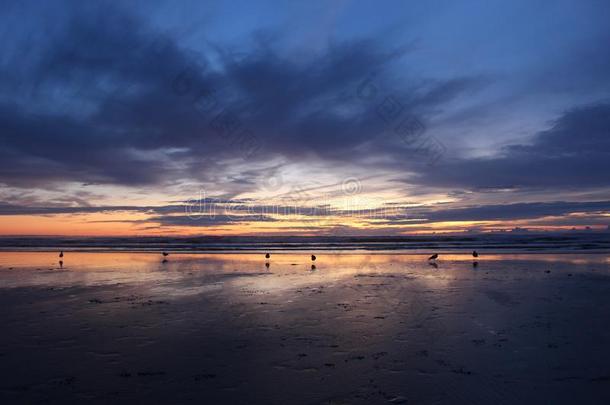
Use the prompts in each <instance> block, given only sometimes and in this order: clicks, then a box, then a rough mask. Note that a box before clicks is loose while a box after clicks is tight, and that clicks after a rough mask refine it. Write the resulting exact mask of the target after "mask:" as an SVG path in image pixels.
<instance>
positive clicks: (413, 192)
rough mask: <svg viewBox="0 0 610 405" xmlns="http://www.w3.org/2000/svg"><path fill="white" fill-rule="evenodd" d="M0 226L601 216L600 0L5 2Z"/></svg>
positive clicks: (75, 228)
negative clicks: (536, 0)
mask: <svg viewBox="0 0 610 405" xmlns="http://www.w3.org/2000/svg"><path fill="white" fill-rule="evenodd" d="M0 47H1V49H2V52H1V53H0V140H1V142H0V235H108V236H109V235H410V234H427V233H462V232H499V231H510V230H513V231H514V230H526V229H527V230H530V231H532V230H534V231H562V230H566V231H570V230H573V229H577V230H583V229H590V230H591V231H595V230H599V231H607V230H608V229H609V225H610V184H609V182H608V180H609V175H608V174H609V173H610V3H609V2H607V1H601V0H600V1H595V0H585V1H577V0H572V1H561V0H559V1H540V2H531V1H511V2H506V1H427V2H407V1H384V2H374V1H348V0H341V1H308V2H298V1H285V2H277V1H231V2H222V1H132V2H116V1H112V2H111V1H92V2H78V1H54V2H37V1H10V0H9V1H3V2H1V3H0Z"/></svg>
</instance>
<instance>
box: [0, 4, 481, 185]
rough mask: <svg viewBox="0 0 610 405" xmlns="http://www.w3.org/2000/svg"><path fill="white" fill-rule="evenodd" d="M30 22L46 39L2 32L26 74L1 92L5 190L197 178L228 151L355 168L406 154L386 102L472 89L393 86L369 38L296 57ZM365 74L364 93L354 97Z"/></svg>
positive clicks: (104, 17) (382, 53) (109, 19)
mask: <svg viewBox="0 0 610 405" xmlns="http://www.w3.org/2000/svg"><path fill="white" fill-rule="evenodd" d="M5 18H8V17H5ZM31 28H32V29H35V30H36V32H38V31H39V30H44V29H48V31H49V32H50V33H51V34H50V35H49V36H48V38H46V37H44V36H35V37H36V42H35V43H30V42H28V41H30V37H27V36H25V37H24V38H21V37H16V38H14V40H15V41H16V42H17V43H18V44H19V43H20V41H21V42H22V45H32V46H34V48H35V49H36V55H35V57H34V56H32V57H29V58H17V57H7V58H6V60H5V63H3V64H2V70H3V71H6V72H9V73H10V74H7V75H6V76H5V77H12V78H15V77H20V72H27V80H25V78H26V77H21V79H22V80H16V81H15V83H17V84H13V85H12V86H11V90H10V91H9V90H7V91H6V92H5V93H4V94H2V95H1V97H0V126H1V127H2V128H3V131H2V133H1V134H0V141H1V142H2V148H1V149H0V182H1V183H4V184H7V185H11V186H14V187H37V186H41V185H44V184H49V183H61V182H83V183H90V184H114V185H129V186H140V185H159V184H164V183H168V182H179V181H188V180H198V181H203V180H206V178H207V179H213V178H214V176H215V175H216V174H217V173H221V172H223V171H224V170H226V165H228V164H229V162H231V161H234V160H235V159H239V160H244V161H251V162H265V161H270V160H271V159H273V158H274V157H279V158H283V159H290V160H291V161H293V162H294V161H305V162H306V161H308V160H311V159H315V160H319V161H323V162H326V163H327V164H329V165H337V166H340V165H354V164H355V158H354V157H355V156H358V155H363V154H364V155H366V156H367V157H368V158H369V159H370V160H371V161H372V160H374V159H371V158H373V157H375V156H384V155H385V154H386V153H387V152H388V151H391V150H396V149H401V150H403V152H404V153H408V152H409V148H408V147H407V146H405V145H404V144H402V143H400V142H399V141H398V139H397V138H396V137H393V136H384V135H382V134H383V133H384V131H387V130H388V129H390V128H391V127H390V124H388V123H386V122H384V120H383V117H380V113H379V106H380V104H381V103H382V102H384V100H385V99H386V98H387V97H388V96H391V97H393V98H395V99H396V100H398V102H399V104H400V109H401V111H403V110H404V111H405V112H417V114H420V115H421V116H422V117H425V116H427V115H429V114H432V113H433V111H434V109H436V108H438V107H439V106H440V105H442V104H443V103H445V102H447V101H449V100H451V99H453V98H455V97H456V96H457V95H459V94H460V93H462V92H464V91H466V90H468V89H471V88H475V87H476V86H479V85H480V81H479V80H478V79H477V78H471V77H455V78H449V79H444V80H435V81H429V80H428V81H423V80H419V81H418V80H412V81H411V82H404V81H402V80H400V77H396V76H395V75H394V74H393V73H392V72H393V71H395V70H396V69H395V64H396V63H397V61H398V60H399V59H400V58H401V57H404V56H405V55H404V52H403V51H402V50H398V51H397V50H396V49H395V48H393V47H388V46H386V45H384V44H383V43H382V42H380V41H375V40H349V41H348V40H346V41H343V42H339V43H336V44H334V45H332V46H329V47H328V48H326V49H324V50H321V51H319V52H316V53H312V54H310V55H307V56H306V57H300V58H295V57H294V56H293V55H290V54H289V53H286V52H282V51H280V50H274V49H273V46H272V44H271V43H265V42H264V41H259V42H258V45H257V46H255V47H252V48H250V49H249V50H248V52H247V53H245V54H243V53H236V52H233V51H231V50H230V49H229V48H224V47H221V46H219V45H218V46H215V47H210V48H209V49H208V50H207V51H206V52H203V53H201V52H200V53H195V52H190V51H189V50H188V49H184V48H182V47H181V46H180V43H178V42H177V41H176V40H175V39H174V38H173V37H171V36H169V35H166V34H162V33H159V32H157V31H156V30H155V29H153V28H152V27H151V26H149V25H148V24H147V23H146V22H145V21H144V20H143V19H142V18H139V17H137V16H134V15H132V14H129V13H127V12H125V11H124V10H122V9H120V8H118V7H109V8H108V9H104V12H103V13H100V9H99V7H98V6H96V5H80V6H76V5H73V4H71V7H69V8H68V12H67V13H66V16H59V17H58V18H57V19H56V20H53V22H49V21H44V23H41V25H40V26H37V27H31ZM17 48H18V47H17ZM11 49H12V48H11ZM15 52H16V51H15ZM373 73H374V76H371V75H372V74H373ZM367 79H372V80H374V81H373V82H371V83H368V85H369V86H374V91H375V94H373V97H371V94H370V93H369V94H367V96H366V97H363V96H362V94H360V93H359V90H361V89H362V86H363V82H364V81H365V80H367ZM0 80H2V79H0ZM390 84H391V85H390ZM370 89H371V87H369V90H370ZM384 89H388V90H384ZM403 157H404V156H403ZM366 162H367V160H362V161H361V162H360V163H359V165H363V164H367V163H366ZM368 164H372V163H368ZM372 165H373V166H374V164H372ZM202 177H203V179H202ZM255 180H259V179H255ZM241 186H242V187H243V188H244V189H246V188H248V187H250V188H252V187H253V183H249V184H248V183H244V184H242V185H241Z"/></svg>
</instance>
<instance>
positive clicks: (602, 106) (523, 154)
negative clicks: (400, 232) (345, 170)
mask: <svg viewBox="0 0 610 405" xmlns="http://www.w3.org/2000/svg"><path fill="white" fill-rule="evenodd" d="M608 173H610V104H609V103H607V102H600V103H596V104H592V105H586V106H581V107H578V108H574V109H571V110H569V111H566V112H565V113H564V114H562V115H561V116H560V117H559V118H558V119H557V120H555V121H554V122H553V123H552V125H551V127H550V128H549V129H547V130H545V131H541V132H539V133H537V134H536V135H535V136H534V137H533V138H532V139H531V141H530V143H529V144H517V145H510V146H507V147H504V148H503V149H502V150H501V151H500V153H498V155H497V156H494V157H486V158H470V159H469V158H463V159H454V160H443V161H442V162H441V163H440V164H439V165H437V166H436V167H434V168H432V169H431V170H428V171H426V172H422V173H418V175H417V176H416V177H414V178H413V179H410V180H409V182H414V183H417V184H426V185H429V186H437V187H463V188H467V189H484V188H532V187H539V188H565V187H569V188H584V187H605V186H607V185H608Z"/></svg>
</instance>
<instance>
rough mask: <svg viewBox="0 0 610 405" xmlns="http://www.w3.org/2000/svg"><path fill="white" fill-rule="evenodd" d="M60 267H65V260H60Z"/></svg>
mask: <svg viewBox="0 0 610 405" xmlns="http://www.w3.org/2000/svg"><path fill="white" fill-rule="evenodd" d="M59 268H60V269H63V268H64V261H63V260H60V261H59Z"/></svg>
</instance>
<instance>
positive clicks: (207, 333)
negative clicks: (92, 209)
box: [0, 252, 610, 404]
mask: <svg viewBox="0 0 610 405" xmlns="http://www.w3.org/2000/svg"><path fill="white" fill-rule="evenodd" d="M310 254H311V252H301V253H299V252H291V253H282V254H280V253H272V255H271V258H270V260H269V261H268V263H269V267H267V266H266V265H265V263H266V260H265V258H264V254H262V253H257V254H245V253H240V254H171V255H170V256H169V257H168V262H167V263H162V260H163V258H162V256H161V255H160V254H158V253H76V252H66V255H65V257H64V258H63V262H64V263H63V268H59V264H58V260H59V259H58V258H57V253H56V252H21V253H11V252H3V253H2V255H1V258H0V321H1V325H2V332H1V333H0V373H1V379H0V402H1V403H3V404H9V403H10V404H13V403H38V402H41V403H73V402H84V401H87V402H88V403H108V402H112V403H189V402H193V403H209V404H220V403H232V404H237V403H243V404H255V403H265V404H288V403H296V404H317V403H326V404H351V403H356V404H375V403H391V404H398V403H409V404H413V403H415V404H441V403H447V404H456V403H469V404H471V403H474V404H489V403H494V404H515V403H521V404H523V403H535V404H540V403H545V404H547V403H548V404H560V403H566V404H567V403H588V404H597V403H599V404H603V403H606V404H607V403H610V327H609V326H608V322H609V320H610V259H609V258H608V256H607V255H602V254H597V255H596V254H590V255H584V254H583V255H580V254H568V255H561V254H555V255H554V254H502V255H490V254H483V255H482V257H481V258H480V259H479V260H478V265H477V266H474V265H473V260H472V258H471V257H470V256H469V255H459V254H454V255H441V257H440V259H439V260H438V261H437V266H436V267H434V266H431V265H430V264H429V263H428V262H427V260H426V257H427V256H426V255H413V254H409V255H406V254H396V253H391V254H385V253H380V254H368V253H363V254H360V253H351V254H332V253H322V254H317V260H316V262H315V265H316V268H315V269H314V270H312V268H311V265H312V263H311V260H310Z"/></svg>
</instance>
